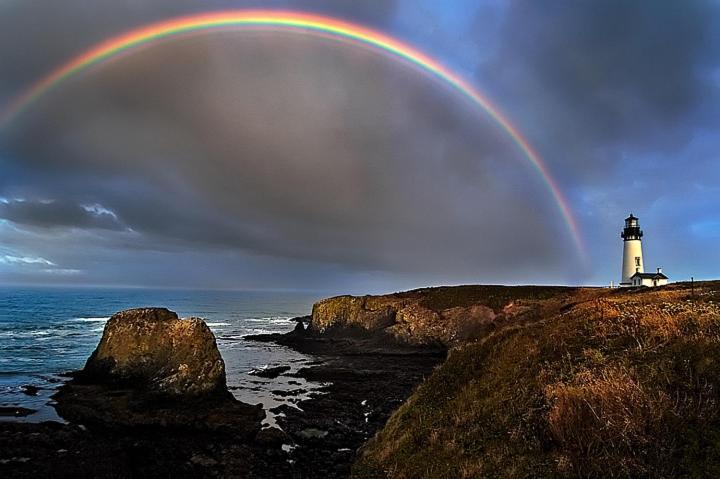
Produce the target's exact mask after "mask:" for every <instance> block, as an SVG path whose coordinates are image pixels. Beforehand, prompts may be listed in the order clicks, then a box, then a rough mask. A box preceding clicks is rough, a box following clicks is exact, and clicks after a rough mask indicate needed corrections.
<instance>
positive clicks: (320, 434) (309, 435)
mask: <svg viewBox="0 0 720 479" xmlns="http://www.w3.org/2000/svg"><path fill="white" fill-rule="evenodd" d="M327 435H328V432H327V431H322V430H320V429H315V428H313V427H309V428H306V429H303V430H302V431H299V432H297V436H298V437H300V438H302V439H323V438H325V436H327Z"/></svg>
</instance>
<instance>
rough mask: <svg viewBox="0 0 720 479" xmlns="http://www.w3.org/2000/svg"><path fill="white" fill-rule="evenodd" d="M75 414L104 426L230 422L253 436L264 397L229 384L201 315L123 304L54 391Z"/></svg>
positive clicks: (66, 411) (233, 429)
mask: <svg viewBox="0 0 720 479" xmlns="http://www.w3.org/2000/svg"><path fill="white" fill-rule="evenodd" d="M54 397H55V399H56V400H57V405H56V409H57V411H58V413H59V414H60V415H61V416H62V417H64V418H65V419H67V420H69V421H71V422H77V423H82V424H88V425H94V426H100V427H111V428H116V427H121V428H128V427H130V428H132V427H148V426H160V427H172V428H176V429H177V428H182V429H193V430H214V431H217V430H223V431H227V432H229V433H232V434H233V435H235V436H240V437H243V436H244V437H247V438H251V437H254V435H255V434H256V433H257V431H259V430H260V424H261V421H262V419H263V418H264V417H265V413H264V412H263V410H262V406H261V405H257V406H250V405H248V404H245V403H242V402H240V401H237V400H236V399H235V398H234V397H233V396H232V394H230V392H229V391H228V390H227V386H226V382H225V364H224V362H223V360H222V357H221V356H220V352H219V351H218V349H217V345H216V343H215V336H214V335H213V333H212V331H210V328H208V326H207V325H206V324H205V322H204V321H202V320H201V319H198V318H189V319H179V318H178V316H177V314H175V313H174V312H172V311H169V310H167V309H164V308H141V309H130V310H127V311H121V312H119V313H117V314H115V315H113V316H112V317H111V318H110V320H109V321H108V322H107V324H106V325H105V330H104V332H103V336H102V339H101V340H100V344H98V347H97V349H95V351H94V352H93V353H92V355H91V356H90V358H89V359H88V361H87V364H86V365H85V368H84V369H83V370H82V371H80V372H79V373H78V374H77V375H76V377H75V379H74V380H73V381H71V382H69V383H67V384H65V385H64V386H63V387H62V388H60V390H59V391H58V393H57V394H56V395H55V396H54Z"/></svg>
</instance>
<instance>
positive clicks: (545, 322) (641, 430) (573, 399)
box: [353, 282, 720, 478]
mask: <svg viewBox="0 0 720 479" xmlns="http://www.w3.org/2000/svg"><path fill="white" fill-rule="evenodd" d="M483 288H485V289H483ZM487 288H488V287H479V288H475V287H466V288H465V289H463V287H461V288H458V289H455V288H440V289H428V290H419V291H417V292H413V293H412V294H419V295H420V297H421V298H422V299H421V300H420V301H421V302H422V303H423V304H424V305H425V306H426V307H427V308H428V309H431V310H433V311H436V312H437V311H449V310H452V309H453V308H456V307H458V306H459V305H461V306H463V307H471V306H472V304H475V303H477V302H480V303H482V304H484V305H486V306H489V307H491V308H492V309H493V310H494V311H495V312H497V313H498V316H497V317H496V318H495V319H494V320H493V321H491V322H490V324H492V325H493V327H488V328H486V329H485V330H483V332H482V333H479V334H476V335H474V337H470V338H468V339H467V340H466V341H464V342H463V341H457V342H455V343H453V344H451V346H453V347H452V349H451V351H450V354H449V357H448V359H447V361H446V362H445V363H444V364H443V365H442V366H440V367H439V368H438V369H436V371H435V372H434V373H433V374H432V375H431V376H430V377H429V378H428V379H427V380H426V381H425V382H424V383H423V384H422V385H421V386H420V387H419V388H418V389H417V391H416V392H415V393H414V394H413V395H412V396H411V398H410V399H409V400H408V401H407V402H406V403H405V404H404V405H403V406H401V407H400V408H399V409H398V410H397V411H396V412H395V413H394V414H393V416H392V417H391V418H390V420H389V421H388V423H387V424H386V426H385V428H384V429H383V430H381V431H380V432H379V433H378V434H377V435H376V437H375V438H374V439H372V440H371V441H370V442H369V443H368V444H366V446H365V447H364V449H363V451H362V452H361V454H360V456H359V458H358V460H357V462H356V464H355V466H354V468H353V476H354V477H356V478H374V477H395V478H421V477H426V478H436V477H437V478H441V477H447V478H461V477H462V478H475V477H506V478H517V477H601V476H602V477H720V282H705V283H699V284H698V283H696V284H695V290H694V295H693V294H691V290H690V285H688V284H675V285H670V286H667V287H663V288H657V289H644V290H608V289H569V288H548V289H543V288H525V289H523V288H497V289H487ZM490 288H495V287H490ZM488 293H492V294H491V295H490V297H488ZM406 294H407V293H406ZM400 316H402V315H400ZM438 317H439V318H440V319H441V320H442V319H443V315H442V314H440V315H439V316H438ZM397 327H398V324H397V321H396V322H395V324H391V325H389V326H387V327H386V328H387V331H388V332H389V333H391V334H392V332H393V331H394V330H393V328H395V329H397ZM441 336H442V335H441Z"/></svg>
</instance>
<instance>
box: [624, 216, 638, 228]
mask: <svg viewBox="0 0 720 479" xmlns="http://www.w3.org/2000/svg"><path fill="white" fill-rule="evenodd" d="M637 225H638V217H637V216H635V215H633V214H632V213H630V216H628V217H627V218H625V227H634V226H637Z"/></svg>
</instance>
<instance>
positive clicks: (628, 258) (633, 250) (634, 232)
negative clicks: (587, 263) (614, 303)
mask: <svg viewBox="0 0 720 479" xmlns="http://www.w3.org/2000/svg"><path fill="white" fill-rule="evenodd" d="M642 236H643V232H642V230H641V229H640V224H639V223H638V219H637V217H635V216H633V215H632V213H631V214H630V216H628V217H627V218H625V228H624V229H623V231H622V233H620V237H621V238H622V239H623V263H622V279H621V280H620V286H631V285H632V279H631V278H632V277H633V275H634V274H635V273H644V272H645V267H644V266H643V253H642Z"/></svg>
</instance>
